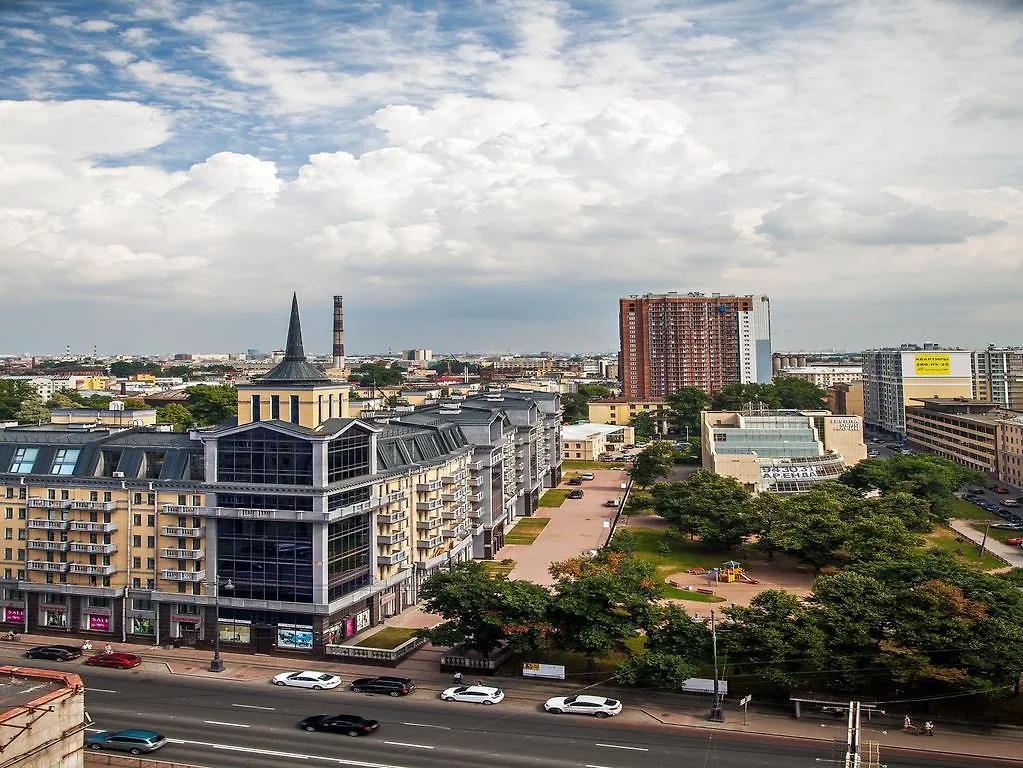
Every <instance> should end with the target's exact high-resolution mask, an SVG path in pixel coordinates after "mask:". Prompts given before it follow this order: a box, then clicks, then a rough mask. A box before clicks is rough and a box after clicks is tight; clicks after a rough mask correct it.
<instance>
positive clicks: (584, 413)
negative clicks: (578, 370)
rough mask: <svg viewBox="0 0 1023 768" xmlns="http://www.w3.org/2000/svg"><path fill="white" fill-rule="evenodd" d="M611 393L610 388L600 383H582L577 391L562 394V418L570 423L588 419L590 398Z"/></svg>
mask: <svg viewBox="0 0 1023 768" xmlns="http://www.w3.org/2000/svg"><path fill="white" fill-rule="evenodd" d="M610 394H611V390H610V389H608V388H607V387H603V386H601V385H599V384H580V385H579V388H578V390H577V391H575V392H569V393H568V394H564V395H562V396H561V407H562V410H563V413H562V416H561V418H562V420H563V421H565V422H566V423H568V424H571V423H573V422H576V421H588V420H589V418H590V409H589V405H588V404H589V402H590V400H595V399H597V398H600V397H608V396H609V395H610Z"/></svg>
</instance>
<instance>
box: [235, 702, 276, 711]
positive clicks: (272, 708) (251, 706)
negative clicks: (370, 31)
mask: <svg viewBox="0 0 1023 768" xmlns="http://www.w3.org/2000/svg"><path fill="white" fill-rule="evenodd" d="M231 706H232V707H241V708H242V709H265V710H266V711H267V712H273V711H274V707H257V706H256V705H255V704H232V705H231Z"/></svg>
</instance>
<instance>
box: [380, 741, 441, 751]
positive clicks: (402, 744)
mask: <svg viewBox="0 0 1023 768" xmlns="http://www.w3.org/2000/svg"><path fill="white" fill-rule="evenodd" d="M384 744H390V745H391V746H392V747H415V748H416V749H433V747H431V746H430V745H429V744H409V743H408V742H405V741H385V742H384Z"/></svg>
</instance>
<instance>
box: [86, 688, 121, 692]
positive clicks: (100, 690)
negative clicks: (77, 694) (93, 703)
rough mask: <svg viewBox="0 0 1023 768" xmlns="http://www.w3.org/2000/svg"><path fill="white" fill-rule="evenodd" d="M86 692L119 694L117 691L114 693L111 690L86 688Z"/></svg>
mask: <svg viewBox="0 0 1023 768" xmlns="http://www.w3.org/2000/svg"><path fill="white" fill-rule="evenodd" d="M85 690H87V691H92V692H93V693H117V691H112V690H110V689H109V688H86V689H85Z"/></svg>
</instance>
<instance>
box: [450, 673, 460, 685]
mask: <svg viewBox="0 0 1023 768" xmlns="http://www.w3.org/2000/svg"><path fill="white" fill-rule="evenodd" d="M451 682H452V683H454V684H455V685H461V684H462V673H461V672H455V674H453V675H452V676H451Z"/></svg>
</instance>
